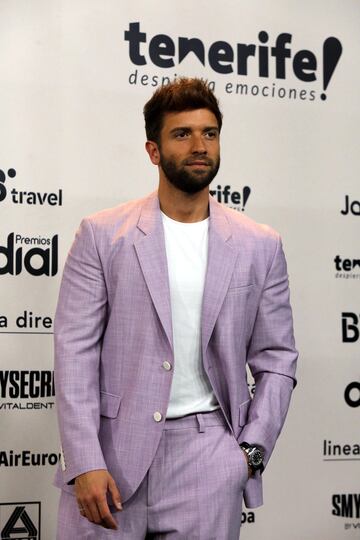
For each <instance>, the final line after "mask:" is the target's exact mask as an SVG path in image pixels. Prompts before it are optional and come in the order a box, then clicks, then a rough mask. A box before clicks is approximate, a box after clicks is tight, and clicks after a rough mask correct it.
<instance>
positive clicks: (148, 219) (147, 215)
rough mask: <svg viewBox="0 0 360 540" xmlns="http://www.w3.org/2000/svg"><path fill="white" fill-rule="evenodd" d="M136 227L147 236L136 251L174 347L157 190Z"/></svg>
mask: <svg viewBox="0 0 360 540" xmlns="http://www.w3.org/2000/svg"><path fill="white" fill-rule="evenodd" d="M137 226H138V228H139V229H140V230H141V231H142V232H143V233H145V236H143V237H142V238H140V239H139V240H138V241H137V242H135V250H136V253H137V256H138V259H139V263H140V266H141V270H142V272H143V275H144V279H145V281H146V285H147V287H148V289H149V293H150V296H151V299H152V301H153V303H154V306H155V309H156V311H157V314H158V316H159V319H160V322H161V324H162V326H163V328H164V331H165V334H166V336H167V338H168V341H169V343H170V345H171V347H173V337H172V324H171V304H170V287H169V278H168V268H167V259H166V249H165V238H164V229H163V224H162V220H161V213H160V205H159V199H158V195H157V191H155V192H154V193H152V194H151V195H150V196H149V197H148V198H147V199H146V202H145V204H144V206H143V208H142V210H141V214H140V218H139V221H138V225H137Z"/></svg>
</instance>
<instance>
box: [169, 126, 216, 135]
mask: <svg viewBox="0 0 360 540" xmlns="http://www.w3.org/2000/svg"><path fill="white" fill-rule="evenodd" d="M192 129H193V128H192V127H191V126H177V127H174V128H173V129H171V130H170V133H175V132H176V131H192ZM202 131H219V128H218V126H206V127H204V128H203V129H202Z"/></svg>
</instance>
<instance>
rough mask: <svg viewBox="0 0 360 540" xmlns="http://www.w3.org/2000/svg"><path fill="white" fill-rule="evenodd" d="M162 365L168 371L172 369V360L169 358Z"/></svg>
mask: <svg viewBox="0 0 360 540" xmlns="http://www.w3.org/2000/svg"><path fill="white" fill-rule="evenodd" d="M162 367H163V368H164V369H166V371H170V369H171V364H170V362H168V361H167V360H165V362H163V363H162Z"/></svg>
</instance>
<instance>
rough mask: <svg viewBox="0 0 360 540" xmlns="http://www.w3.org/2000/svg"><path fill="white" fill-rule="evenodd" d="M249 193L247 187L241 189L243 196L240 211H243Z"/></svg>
mask: <svg viewBox="0 0 360 540" xmlns="http://www.w3.org/2000/svg"><path fill="white" fill-rule="evenodd" d="M250 193H251V189H250V188H249V186H244V188H243V196H242V201H243V206H242V209H241V210H242V211H244V210H245V205H246V203H247V200H248V198H249V196H250Z"/></svg>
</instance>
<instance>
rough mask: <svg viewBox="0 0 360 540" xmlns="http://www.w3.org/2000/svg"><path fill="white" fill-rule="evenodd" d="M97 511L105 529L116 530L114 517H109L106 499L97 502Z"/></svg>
mask: <svg viewBox="0 0 360 540" xmlns="http://www.w3.org/2000/svg"><path fill="white" fill-rule="evenodd" d="M98 510H99V514H100V516H101V519H102V522H103V524H104V526H105V527H106V528H107V529H117V523H116V521H115V519H114V517H113V516H112V515H111V512H110V509H109V505H108V503H107V501H106V497H105V498H104V499H102V500H101V501H98Z"/></svg>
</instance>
